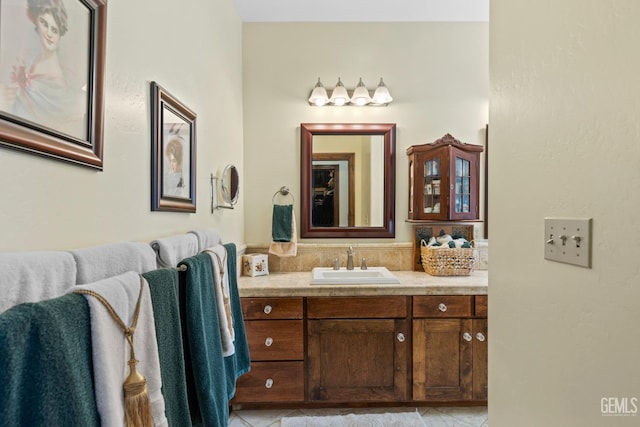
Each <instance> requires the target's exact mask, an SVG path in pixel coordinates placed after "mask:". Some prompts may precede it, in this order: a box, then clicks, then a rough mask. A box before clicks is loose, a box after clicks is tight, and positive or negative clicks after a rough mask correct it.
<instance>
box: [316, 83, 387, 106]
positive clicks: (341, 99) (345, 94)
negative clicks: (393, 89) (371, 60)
mask: <svg viewBox="0 0 640 427" xmlns="http://www.w3.org/2000/svg"><path fill="white" fill-rule="evenodd" d="M349 93H350V91H349V90H348V89H347V88H346V87H345V86H344V84H342V80H341V78H340V77H338V83H336V86H335V88H334V89H333V90H332V92H331V97H329V96H328V95H327V90H326V89H325V87H324V85H323V84H322V83H321V82H320V78H318V82H317V83H316V85H315V87H314V88H313V91H312V92H311V96H310V97H309V104H310V105H312V106H316V107H323V106H327V105H333V106H336V107H339V106H343V105H354V106H366V105H369V106H376V107H379V106H386V105H388V104H390V103H391V101H393V98H392V97H391V94H390V93H389V89H388V88H387V86H386V85H385V84H384V81H383V80H382V77H381V78H380V83H378V86H377V87H376V89H375V91H374V94H373V97H371V95H370V92H369V90H368V89H367V87H366V86H365V84H364V83H363V81H362V78H360V80H359V81H358V85H357V86H356V87H355V89H354V90H353V91H352V92H351V93H352V95H351V96H349Z"/></svg>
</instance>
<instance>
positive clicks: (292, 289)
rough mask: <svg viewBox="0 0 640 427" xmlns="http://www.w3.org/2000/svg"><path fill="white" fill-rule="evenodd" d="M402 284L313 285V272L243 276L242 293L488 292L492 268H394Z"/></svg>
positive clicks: (440, 293) (379, 293)
mask: <svg viewBox="0 0 640 427" xmlns="http://www.w3.org/2000/svg"><path fill="white" fill-rule="evenodd" d="M392 273H393V274H394V275H396V276H397V277H398V278H399V279H400V284H375V285H364V284H362V285H361V284H358V285H333V284H331V285H326V284H323V285H312V284H311V272H310V271H301V272H295V273H271V274H269V275H267V276H257V277H248V276H241V277H240V278H239V280H238V291H239V292H240V296H241V297H289V296H301V297H306V296H375V295H487V294H488V291H489V286H488V271H487V270H478V271H474V272H472V273H471V275H469V276H431V275H429V274H427V273H424V272H421V271H392Z"/></svg>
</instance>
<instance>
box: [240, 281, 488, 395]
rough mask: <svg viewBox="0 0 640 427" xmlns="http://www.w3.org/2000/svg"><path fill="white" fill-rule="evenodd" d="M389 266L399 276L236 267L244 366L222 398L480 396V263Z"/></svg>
mask: <svg viewBox="0 0 640 427" xmlns="http://www.w3.org/2000/svg"><path fill="white" fill-rule="evenodd" d="M393 273H394V274H395V275H396V276H397V277H398V278H399V279H400V284H371V285H363V284H353V285H311V284H310V282H311V275H310V273H309V272H294V273H279V274H272V275H269V276H261V277H241V278H240V280H239V291H240V295H241V298H242V306H243V313H244V320H245V326H246V331H247V338H248V341H249V348H250V353H251V361H252V363H251V365H252V368H251V372H249V373H247V374H245V375H243V376H242V377H240V378H239V380H238V383H237V390H236V396H235V398H234V399H233V400H232V401H231V404H232V405H242V406H260V405H274V404H280V405H281V406H291V407H302V406H308V405H316V406H317V405H375V404H380V405H383V404H390V403H393V404H420V403H423V404H426V403H430V402H456V404H469V405H473V404H482V403H486V401H487V336H488V334H487V291H488V286H487V271H476V272H473V273H472V274H471V276H457V277H434V276H429V275H427V274H426V273H423V272H413V271H394V272H393Z"/></svg>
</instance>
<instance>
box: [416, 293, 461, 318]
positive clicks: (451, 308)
mask: <svg viewBox="0 0 640 427" xmlns="http://www.w3.org/2000/svg"><path fill="white" fill-rule="evenodd" d="M472 301H473V296H471V295H429V296H426V295H419V296H414V297H413V316H414V317H471V315H472V314H473V305H472Z"/></svg>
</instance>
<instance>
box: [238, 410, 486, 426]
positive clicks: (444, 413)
mask: <svg viewBox="0 0 640 427" xmlns="http://www.w3.org/2000/svg"><path fill="white" fill-rule="evenodd" d="M416 409H417V411H418V412H419V413H420V414H421V415H422V418H423V419H424V421H425V423H426V424H427V426H428V427H489V422H488V419H487V407H486V406H474V407H433V408H430V407H419V408H367V409H365V408H340V409H269V410H249V409H241V410H234V411H232V412H231V415H230V417H229V427H280V418H282V417H285V416H296V415H337V414H348V413H354V414H362V413H380V412H407V411H414V410H416Z"/></svg>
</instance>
